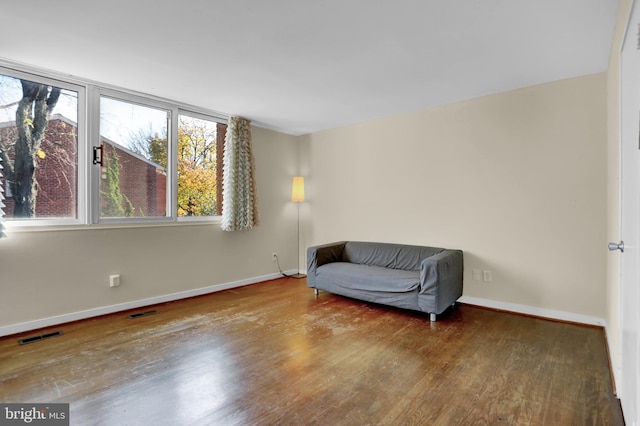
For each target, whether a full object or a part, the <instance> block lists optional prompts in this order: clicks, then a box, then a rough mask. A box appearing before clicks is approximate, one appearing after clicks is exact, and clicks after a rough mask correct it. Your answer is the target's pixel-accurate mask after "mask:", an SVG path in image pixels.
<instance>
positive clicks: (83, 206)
mask: <svg viewBox="0 0 640 426" xmlns="http://www.w3.org/2000/svg"><path fill="white" fill-rule="evenodd" d="M0 74H2V75H5V76H8V77H12V78H16V79H25V80H29V81H33V82H34V83H40V84H46V85H49V86H54V87H59V88H61V89H66V90H71V91H74V92H76V93H78V98H77V108H78V116H77V121H76V132H77V142H76V143H77V146H76V152H77V159H76V204H77V205H76V217H75V218H33V219H17V220H14V219H13V218H8V217H6V216H5V218H4V219H5V221H4V224H5V227H6V228H7V229H9V230H10V229H11V228H14V227H22V226H24V227H34V226H37V227H40V226H52V227H55V226H68V225H82V224H86V223H87V218H88V216H87V214H88V209H87V204H88V203H87V164H86V161H85V160H84V159H85V158H86V156H87V138H86V123H87V120H86V109H87V108H86V99H87V90H86V86H85V85H82V84H79V83H77V82H73V81H69V80H66V79H60V78H57V77H56V76H50V75H46V74H42V73H37V74H36V73H35V72H30V71H24V70H20V69H16V68H14V67H11V66H8V65H5V64H3V63H2V62H0Z"/></svg>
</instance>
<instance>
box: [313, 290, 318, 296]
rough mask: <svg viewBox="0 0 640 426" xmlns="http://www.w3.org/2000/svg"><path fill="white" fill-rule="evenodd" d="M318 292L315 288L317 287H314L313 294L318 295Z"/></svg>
mask: <svg viewBox="0 0 640 426" xmlns="http://www.w3.org/2000/svg"><path fill="white" fill-rule="evenodd" d="M318 293H319V291H318V289H317V288H314V289H313V294H315V295H316V296H317V295H318Z"/></svg>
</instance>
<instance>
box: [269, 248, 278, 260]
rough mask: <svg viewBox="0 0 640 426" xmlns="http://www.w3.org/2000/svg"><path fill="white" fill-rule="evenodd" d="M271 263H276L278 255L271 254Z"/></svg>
mask: <svg viewBox="0 0 640 426" xmlns="http://www.w3.org/2000/svg"><path fill="white" fill-rule="evenodd" d="M271 261H272V262H277V261H278V253H276V252H275V251H274V252H273V253H271Z"/></svg>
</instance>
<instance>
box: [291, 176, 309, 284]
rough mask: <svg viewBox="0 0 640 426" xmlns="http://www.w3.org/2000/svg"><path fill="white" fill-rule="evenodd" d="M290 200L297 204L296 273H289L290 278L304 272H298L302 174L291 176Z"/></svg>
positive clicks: (302, 195) (302, 187)
mask: <svg viewBox="0 0 640 426" xmlns="http://www.w3.org/2000/svg"><path fill="white" fill-rule="evenodd" d="M291 201H292V202H294V203H296V204H297V205H298V206H297V207H298V252H297V253H296V255H297V256H298V273H297V274H293V275H291V277H292V278H304V277H306V275H305V274H301V273H300V203H302V202H304V178H303V177H302V176H294V177H293V185H292V186H291Z"/></svg>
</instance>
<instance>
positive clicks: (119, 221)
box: [0, 58, 229, 232]
mask: <svg viewBox="0 0 640 426" xmlns="http://www.w3.org/2000/svg"><path fill="white" fill-rule="evenodd" d="M0 73H2V74H4V75H8V76H11V77H15V78H25V79H29V80H31V81H36V82H42V83H44V84H50V85H53V86H56V87H61V88H64V89H69V90H73V91H76V92H77V93H78V117H77V132H78V142H77V143H78V146H77V152H78V161H77V166H76V167H77V174H78V175H77V194H76V199H77V213H76V216H77V218H74V219H38V218H36V219H24V220H12V219H9V220H5V222H4V223H5V228H7V229H8V230H9V231H17V232H28V231H32V230H33V231H35V230H38V231H55V230H71V229H104V228H122V227H126V228H129V227H149V226H164V225H176V224H184V225H197V224H215V223H220V221H221V216H189V217H186V216H185V217H178V215H177V189H178V188H177V185H178V183H177V167H176V165H177V143H176V141H177V137H178V115H179V114H180V113H184V114H185V115H189V116H193V117H197V118H198V117H199V118H203V119H206V120H211V121H214V122H218V123H221V124H226V122H227V121H228V118H229V116H228V115H227V114H223V113H221V112H218V111H213V110H209V109H207V108H202V107H198V106H195V105H189V104H185V103H181V102H177V101H172V100H169V99H165V98H162V97H159V96H155V95H150V94H147V93H143V92H138V91H135V90H129V89H125V88H121V87H118V86H115V85H110V84H106V83H100V82H96V81H93V80H89V79H85V78H81V77H77V76H73V75H71V74H65V73H60V72H56V71H52V70H48V69H45V68H40V67H36V66H31V65H25V64H18V63H14V62H11V61H8V60H5V59H1V58H0ZM100 95H105V96H108V97H111V98H114V99H116V100H124V101H126V102H133V103H136V104H140V105H143V106H150V107H153V108H160V109H166V110H169V111H171V119H170V120H169V121H168V123H169V129H168V131H167V134H168V135H169V134H170V137H169V141H168V143H169V151H170V152H171V156H170V158H169V159H168V168H169V171H168V173H167V176H168V177H169V176H170V182H169V186H170V189H169V192H168V194H167V204H168V210H167V211H168V212H170V215H167V216H166V217H153V218H141V217H136V218H100V217H99V216H100V209H99V206H100V189H99V188H100V187H99V184H100V169H99V167H92V166H93V165H92V164H91V160H92V158H91V152H92V147H94V146H97V145H96V144H98V141H99V128H100V126H99V117H100V109H99V106H100V105H99V102H100ZM222 160H223V159H218V161H220V162H222Z"/></svg>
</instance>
